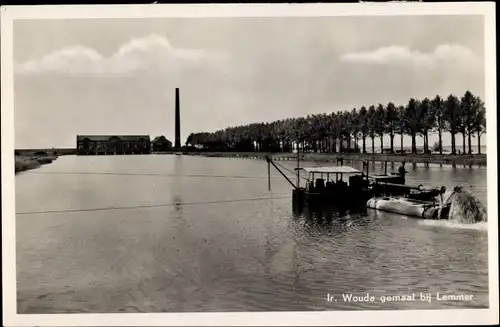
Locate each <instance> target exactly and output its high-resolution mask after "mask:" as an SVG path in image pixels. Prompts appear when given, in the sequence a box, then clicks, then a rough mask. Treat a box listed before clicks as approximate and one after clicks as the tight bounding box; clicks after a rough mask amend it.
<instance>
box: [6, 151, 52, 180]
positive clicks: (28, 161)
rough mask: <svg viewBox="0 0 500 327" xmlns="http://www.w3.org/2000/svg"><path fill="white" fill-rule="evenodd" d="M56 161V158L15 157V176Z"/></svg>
mask: <svg viewBox="0 0 500 327" xmlns="http://www.w3.org/2000/svg"><path fill="white" fill-rule="evenodd" d="M56 159H57V156H48V157H33V156H24V155H16V156H15V172H14V173H15V175H17V174H19V173H21V172H23V171H28V170H33V169H37V168H40V167H41V166H42V165H46V164H50V163H52V162H53V161H54V160H56Z"/></svg>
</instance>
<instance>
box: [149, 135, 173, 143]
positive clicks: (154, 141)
mask: <svg viewBox="0 0 500 327" xmlns="http://www.w3.org/2000/svg"><path fill="white" fill-rule="evenodd" d="M151 142H152V143H156V142H169V143H172V142H170V141H169V140H168V139H167V138H166V137H165V136H163V135H160V136H157V137H155V138H154V139H153V141H151Z"/></svg>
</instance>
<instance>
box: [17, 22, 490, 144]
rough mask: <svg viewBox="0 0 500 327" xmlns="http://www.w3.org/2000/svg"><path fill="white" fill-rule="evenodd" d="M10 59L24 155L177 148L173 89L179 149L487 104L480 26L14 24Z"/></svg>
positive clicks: (374, 23)
mask: <svg viewBox="0 0 500 327" xmlns="http://www.w3.org/2000/svg"><path fill="white" fill-rule="evenodd" d="M14 61H15V80H14V81H15V82H14V83H15V85H14V92H15V98H14V102H15V142H16V144H15V146H16V148H21V149H22V148H49V147H75V146H76V145H75V143H76V135H77V134H104V135H113V134H141V135H144V134H147V135H151V138H154V137H155V136H158V135H165V136H166V137H167V138H168V139H170V140H172V141H173V139H174V128H175V127H174V109H175V100H174V96H175V88H176V87H178V88H180V104H181V122H182V126H181V138H182V142H184V141H185V139H186V138H187V136H188V135H189V134H190V133H191V132H203V131H206V132H212V131H215V130H217V129H221V128H225V127H228V126H235V125H241V124H248V123H253V122H263V121H264V122H265V121H273V120H277V119H282V118H286V117H298V116H305V115H307V114H311V113H323V112H326V113H331V112H336V111H341V110H352V109H353V108H358V109H359V108H360V107H361V106H363V105H364V106H367V107H368V106H369V105H372V104H373V105H376V104H378V103H382V104H387V103H388V102H389V101H392V102H394V103H396V104H398V105H399V104H406V103H407V102H408V100H409V99H410V98H412V97H415V98H418V99H422V98H424V97H434V96H435V95H437V94H439V95H441V96H443V97H446V96H447V95H449V94H455V95H458V96H461V95H463V94H464V93H465V91H467V90H470V91H471V92H473V93H474V94H475V95H478V96H480V97H482V98H483V99H484V93H485V73H484V31H483V18H482V17H481V16H372V17H370V16H359V17H355V16H348V17H309V18H308V17H294V18H286V17H285V18H277V17H268V18H161V19H160V18H154V19H152V18H141V19H137V18H136V19H116V18H114V19H73V20H54V19H52V20H49V19H46V20H17V21H15V23H14ZM435 139H437V136H435V135H433V136H431V138H430V142H431V144H432V143H433V141H434V140H435ZM449 139H450V138H449V135H446V136H445V138H444V143H445V144H449V143H450V141H449ZM378 142H379V141H378V140H377V144H378ZM384 142H385V143H386V144H388V139H386V140H385V141H384ZM419 142H420V143H421V140H419ZM473 142H474V144H475V143H476V141H475V140H474V141H473ZM485 142H486V137H484V138H483V139H482V143H483V144H484V143H485ZM405 143H407V145H410V143H409V140H408V138H405ZM395 144H396V145H398V144H399V137H396V139H395ZM459 144H461V138H460V143H459Z"/></svg>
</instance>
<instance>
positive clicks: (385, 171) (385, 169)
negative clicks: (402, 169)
mask: <svg viewBox="0 0 500 327" xmlns="http://www.w3.org/2000/svg"><path fill="white" fill-rule="evenodd" d="M384 174H385V175H386V176H387V161H385V168H384Z"/></svg>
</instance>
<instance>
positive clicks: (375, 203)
mask: <svg viewBox="0 0 500 327" xmlns="http://www.w3.org/2000/svg"><path fill="white" fill-rule="evenodd" d="M366 205H367V207H368V208H371V209H376V210H380V211H386V212H392V213H397V214H400V215H405V216H409V217H414V218H420V219H433V220H437V219H448V209H449V207H445V208H443V209H442V210H441V212H440V210H439V209H440V207H439V204H433V203H424V202H421V201H413V200H409V199H405V198H391V197H378V198H371V199H370V200H368V202H367V204H366Z"/></svg>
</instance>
